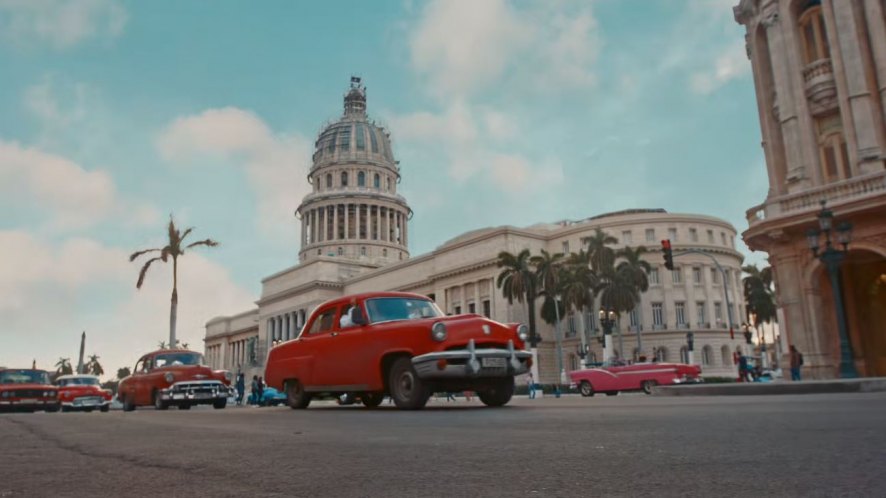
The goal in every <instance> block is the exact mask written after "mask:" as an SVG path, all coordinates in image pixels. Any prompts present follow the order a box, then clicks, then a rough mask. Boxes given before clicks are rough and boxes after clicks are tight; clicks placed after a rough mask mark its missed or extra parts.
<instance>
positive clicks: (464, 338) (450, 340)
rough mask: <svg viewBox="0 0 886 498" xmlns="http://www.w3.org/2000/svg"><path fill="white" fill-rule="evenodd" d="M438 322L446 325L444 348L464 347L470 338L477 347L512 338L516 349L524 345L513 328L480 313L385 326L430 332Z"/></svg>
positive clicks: (407, 321) (498, 343) (405, 321)
mask: <svg viewBox="0 0 886 498" xmlns="http://www.w3.org/2000/svg"><path fill="white" fill-rule="evenodd" d="M438 322H441V323H443V324H445V325H446V340H445V341H443V342H441V343H440V344H441V345H442V346H444V348H452V347H465V346H467V344H468V342H469V341H470V340H471V339H473V340H474V343H475V344H476V345H477V346H478V347H483V345H484V343H488V344H490V345H492V344H494V345H505V344H507V342H508V340H513V341H514V347H515V348H517V349H521V348H523V347H524V345H523V342H522V341H520V339H519V338H518V337H517V334H516V333H515V332H514V329H513V328H511V327H509V326H507V325H504V324H502V323H499V322H496V321H493V320H490V319H488V318H486V317H483V316H480V315H455V316H444V317H435V318H422V319H418V320H403V321H399V322H389V323H387V324H386V326H387V327H388V328H390V329H398V328H404V329H406V328H421V329H424V330H427V333H428V334H430V331H431V327H432V326H433V325H434V324H435V323H438Z"/></svg>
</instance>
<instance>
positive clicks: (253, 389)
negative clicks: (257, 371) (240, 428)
mask: <svg viewBox="0 0 886 498" xmlns="http://www.w3.org/2000/svg"><path fill="white" fill-rule="evenodd" d="M249 387H250V391H249V404H250V405H254V404H256V398H257V397H258V375H253V376H252V385H251V386H249Z"/></svg>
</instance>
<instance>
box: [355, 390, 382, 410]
mask: <svg viewBox="0 0 886 498" xmlns="http://www.w3.org/2000/svg"><path fill="white" fill-rule="evenodd" d="M384 399H385V393H364V394H362V395H360V400H361V401H363V406H365V407H366V408H375V407H377V406H378V405H380V404H381V402H382V401H384Z"/></svg>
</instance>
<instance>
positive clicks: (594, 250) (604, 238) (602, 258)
mask: <svg viewBox="0 0 886 498" xmlns="http://www.w3.org/2000/svg"><path fill="white" fill-rule="evenodd" d="M587 244H588V260H589V262H590V263H591V269H592V270H594V271H595V272H596V273H597V274H600V273H601V272H602V271H603V270H604V269H606V268H609V267H610V266H613V265H614V264H615V251H614V250H613V249H612V248H611V247H609V245H610V244H618V239H616V238H615V237H613V236H611V235H609V234H607V233H606V232H604V231H603V230H601V229H599V228H598V229H597V230H596V231H595V232H594V235H592V236H590V237H588V240H587Z"/></svg>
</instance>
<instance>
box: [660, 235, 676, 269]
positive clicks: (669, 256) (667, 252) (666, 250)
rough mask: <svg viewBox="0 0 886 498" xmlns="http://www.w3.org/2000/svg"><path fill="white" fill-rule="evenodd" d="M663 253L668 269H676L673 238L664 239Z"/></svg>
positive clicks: (662, 244) (662, 242)
mask: <svg viewBox="0 0 886 498" xmlns="http://www.w3.org/2000/svg"><path fill="white" fill-rule="evenodd" d="M661 254H662V256H663V257H664V265H665V268H667V269H668V270H673V269H674V254H673V253H672V252H671V239H662V241H661Z"/></svg>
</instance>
